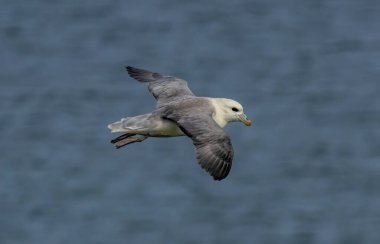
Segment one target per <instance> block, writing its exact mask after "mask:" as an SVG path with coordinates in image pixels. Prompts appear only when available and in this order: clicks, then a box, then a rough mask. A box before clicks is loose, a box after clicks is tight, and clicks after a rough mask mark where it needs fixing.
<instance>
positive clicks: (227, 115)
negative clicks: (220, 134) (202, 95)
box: [214, 98, 252, 127]
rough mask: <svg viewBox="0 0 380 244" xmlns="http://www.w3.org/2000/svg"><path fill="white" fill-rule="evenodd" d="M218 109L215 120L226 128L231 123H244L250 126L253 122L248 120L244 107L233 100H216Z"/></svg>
mask: <svg viewBox="0 0 380 244" xmlns="http://www.w3.org/2000/svg"><path fill="white" fill-rule="evenodd" d="M214 101H215V102H214V104H215V107H216V110H215V114H214V120H215V121H216V122H217V123H218V124H219V125H220V126H221V127H224V126H225V125H226V124H227V123H229V122H239V121H240V122H243V123H244V124H245V125H246V126H250V125H251V124H252V121H251V120H249V119H247V116H246V115H245V114H244V110H243V106H242V105H241V104H240V103H238V102H236V101H234V100H232V99H226V98H216V99H215V100H214Z"/></svg>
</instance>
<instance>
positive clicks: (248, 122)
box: [244, 119, 252, 126]
mask: <svg viewBox="0 0 380 244" xmlns="http://www.w3.org/2000/svg"><path fill="white" fill-rule="evenodd" d="M244 124H245V125H246V126H251V125H252V121H251V120H249V119H248V120H247V121H246V122H245V123H244Z"/></svg>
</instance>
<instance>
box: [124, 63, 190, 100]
mask: <svg viewBox="0 0 380 244" xmlns="http://www.w3.org/2000/svg"><path fill="white" fill-rule="evenodd" d="M126 69H127V71H128V74H129V75H130V76H131V77H132V78H134V79H136V80H138V81H140V82H143V83H148V89H149V92H150V93H152V95H153V96H154V98H155V99H156V100H157V106H158V107H160V106H161V105H162V104H165V103H168V102H171V101H174V100H177V99H181V98H185V97H189V96H194V94H193V93H192V91H191V90H190V89H189V87H188V86H187V82H186V81H185V80H182V79H179V78H177V77H174V76H167V75H162V74H159V73H154V72H150V71H147V70H143V69H138V68H134V67H131V66H127V67H126Z"/></svg>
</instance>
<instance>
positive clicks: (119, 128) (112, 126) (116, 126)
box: [107, 120, 125, 132]
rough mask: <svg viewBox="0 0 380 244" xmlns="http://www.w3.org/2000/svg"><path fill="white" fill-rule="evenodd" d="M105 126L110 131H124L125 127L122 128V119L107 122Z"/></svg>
mask: <svg viewBox="0 0 380 244" xmlns="http://www.w3.org/2000/svg"><path fill="white" fill-rule="evenodd" d="M107 127H108V129H110V130H111V132H124V131H125V129H124V128H123V121H122V120H120V121H117V122H114V123H112V124H109V125H108V126H107Z"/></svg>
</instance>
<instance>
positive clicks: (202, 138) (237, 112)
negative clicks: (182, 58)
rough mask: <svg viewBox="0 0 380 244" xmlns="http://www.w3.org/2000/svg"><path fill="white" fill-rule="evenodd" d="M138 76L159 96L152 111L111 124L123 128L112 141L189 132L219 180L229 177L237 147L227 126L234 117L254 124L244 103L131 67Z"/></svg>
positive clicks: (205, 165) (115, 128) (124, 142)
mask: <svg viewBox="0 0 380 244" xmlns="http://www.w3.org/2000/svg"><path fill="white" fill-rule="evenodd" d="M127 70H128V73H129V74H130V75H131V76H132V77H133V78H135V79H137V80H139V81H141V82H144V83H148V88H149V91H150V92H151V93H152V94H153V96H154V97H155V98H156V99H157V106H156V109H155V110H154V111H153V112H151V113H148V114H143V115H138V116H134V117H126V118H123V119H121V120H120V121H117V122H115V123H112V124H110V125H108V128H109V129H111V132H123V133H125V134H123V135H122V136H119V137H118V138H116V139H114V140H112V141H111V142H112V143H114V144H115V145H116V147H117V148H120V147H122V146H125V145H127V144H130V143H133V142H141V141H143V140H145V139H146V138H148V137H176V136H184V135H186V136H188V137H190V138H191V139H192V140H193V144H194V146H195V148H196V154H197V159H198V161H199V163H200V164H201V166H202V167H203V168H204V169H205V170H206V171H208V172H209V173H210V174H211V175H212V176H213V177H214V179H215V180H221V179H223V178H225V177H226V176H227V175H228V173H229V171H230V168H231V163H232V157H233V150H232V145H231V142H230V139H229V137H228V136H227V134H226V133H225V132H224V131H223V129H222V128H223V127H224V126H225V125H226V124H227V123H229V122H233V121H241V122H243V123H245V124H246V125H248V126H249V125H250V124H251V121H250V120H248V119H247V117H246V116H245V114H244V113H243V108H242V106H241V105H240V104H239V103H238V102H236V101H234V100H231V99H225V98H209V97H196V96H194V94H193V93H192V92H191V91H190V89H189V88H188V87H187V83H186V81H184V80H181V79H178V78H176V77H172V76H164V75H161V74H158V73H153V72H149V71H145V70H141V69H136V68H133V67H127Z"/></svg>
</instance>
